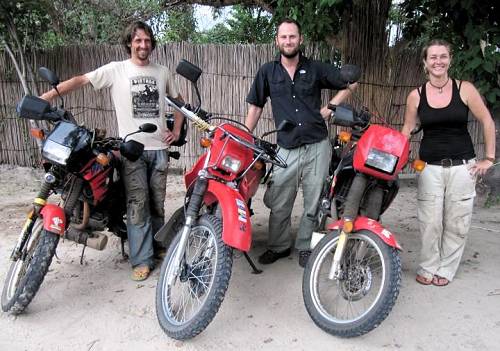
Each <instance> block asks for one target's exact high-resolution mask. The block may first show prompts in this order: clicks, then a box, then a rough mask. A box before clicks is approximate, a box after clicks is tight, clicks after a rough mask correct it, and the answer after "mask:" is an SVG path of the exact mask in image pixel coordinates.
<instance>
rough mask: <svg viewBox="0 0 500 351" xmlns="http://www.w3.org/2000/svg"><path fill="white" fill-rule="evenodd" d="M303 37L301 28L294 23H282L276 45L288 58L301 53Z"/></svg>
mask: <svg viewBox="0 0 500 351" xmlns="http://www.w3.org/2000/svg"><path fill="white" fill-rule="evenodd" d="M302 41H303V38H302V35H301V34H300V33H299V28H298V27H297V25H295V24H294V23H287V22H284V23H282V24H281V25H280V26H279V28H278V33H277V34H276V46H277V47H278V49H279V51H280V53H281V55H283V56H284V57H286V58H294V57H295V56H297V55H298V54H299V51H300V45H301V44H302Z"/></svg>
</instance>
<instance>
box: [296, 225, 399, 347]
mask: <svg viewBox="0 0 500 351" xmlns="http://www.w3.org/2000/svg"><path fill="white" fill-rule="evenodd" d="M338 238H339V233H338V231H334V232H332V233H330V234H328V235H327V236H325V237H324V238H323V239H322V240H321V241H320V242H319V243H318V245H317V246H316V247H315V249H314V251H313V253H312V255H311V257H310V259H309V261H308V264H307V265H306V267H305V270H304V276H303V281H302V294H303V298H304V303H305V306H306V309H307V312H308V313H309V315H310V316H311V318H312V320H313V321H314V323H315V324H316V325H317V326H318V327H320V328H321V329H323V330H324V331H326V332H327V333H330V334H332V335H336V336H340V337H346V338H349V337H355V336H360V335H363V334H366V333H368V332H369V331H371V330H373V329H374V328H376V327H377V326H378V325H380V323H381V322H382V321H383V320H384V319H385V318H386V317H387V316H388V315H389V313H390V311H391V310H392V308H393V306H394V304H395V302H396V299H397V297H398V294H399V289H400V284H401V261H400V258H399V254H398V251H397V250H396V249H395V248H392V247H390V246H388V245H387V244H385V243H384V242H383V241H382V240H381V239H380V238H379V237H378V236H377V235H376V234H374V233H372V232H370V231H367V230H361V231H359V232H356V233H351V234H348V240H347V242H346V247H345V252H344V259H343V261H342V262H341V268H342V271H343V272H342V274H341V277H340V279H335V280H330V279H329V278H328V273H329V272H330V268H331V264H332V260H333V254H334V252H335V248H336V247H337V242H338ZM363 246H364V247H365V248H362V247H363ZM363 251H364V252H363Z"/></svg>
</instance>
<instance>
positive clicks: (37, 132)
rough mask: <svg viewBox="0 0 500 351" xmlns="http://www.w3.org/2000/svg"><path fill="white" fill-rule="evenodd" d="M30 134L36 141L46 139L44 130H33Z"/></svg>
mask: <svg viewBox="0 0 500 351" xmlns="http://www.w3.org/2000/svg"><path fill="white" fill-rule="evenodd" d="M30 134H31V136H32V137H34V138H36V139H40V140H43V138H44V137H45V133H44V132H43V130H41V129H38V128H31V129H30Z"/></svg>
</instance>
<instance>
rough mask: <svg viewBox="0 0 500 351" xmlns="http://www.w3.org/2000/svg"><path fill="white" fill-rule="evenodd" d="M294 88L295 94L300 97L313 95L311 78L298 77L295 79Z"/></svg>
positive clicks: (305, 76)
mask: <svg viewBox="0 0 500 351" xmlns="http://www.w3.org/2000/svg"><path fill="white" fill-rule="evenodd" d="M295 88H296V89H297V92H298V93H299V94H300V95H301V96H310V95H314V92H315V89H314V80H313V78H312V77H311V76H307V75H304V76H299V78H298V79H297V82H296V85H295Z"/></svg>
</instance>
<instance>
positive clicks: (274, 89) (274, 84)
mask: <svg viewBox="0 0 500 351" xmlns="http://www.w3.org/2000/svg"><path fill="white" fill-rule="evenodd" d="M269 91H270V93H271V94H270V95H271V99H272V98H273V97H278V96H283V95H285V93H286V84H285V78H276V79H273V80H271V82H270V83H269Z"/></svg>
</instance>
